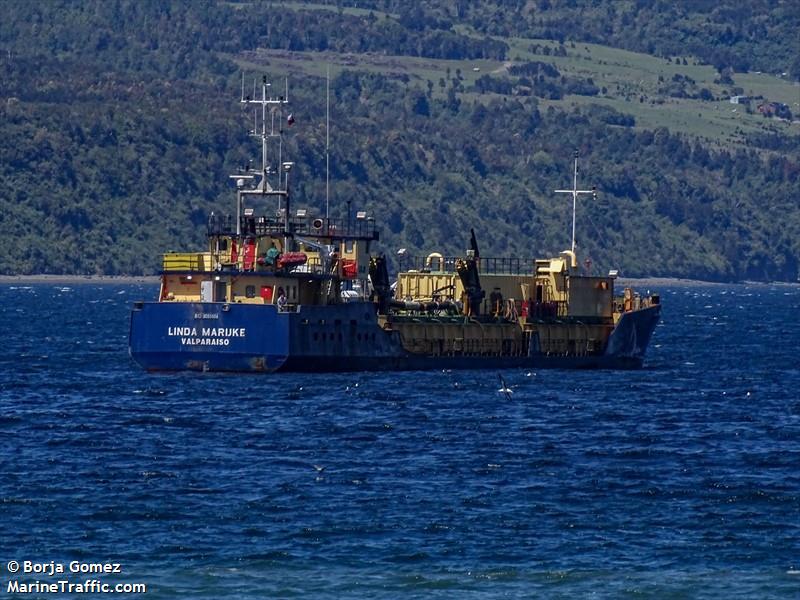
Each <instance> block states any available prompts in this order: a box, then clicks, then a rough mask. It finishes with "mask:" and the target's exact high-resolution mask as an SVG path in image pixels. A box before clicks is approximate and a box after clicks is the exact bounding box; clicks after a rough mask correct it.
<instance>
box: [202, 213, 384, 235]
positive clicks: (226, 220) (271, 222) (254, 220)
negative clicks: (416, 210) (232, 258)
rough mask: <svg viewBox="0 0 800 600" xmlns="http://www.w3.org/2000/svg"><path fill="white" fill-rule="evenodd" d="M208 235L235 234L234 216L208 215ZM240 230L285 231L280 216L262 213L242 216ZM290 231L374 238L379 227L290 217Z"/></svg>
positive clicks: (364, 222) (245, 232)
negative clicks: (269, 215)
mask: <svg viewBox="0 0 800 600" xmlns="http://www.w3.org/2000/svg"><path fill="white" fill-rule="evenodd" d="M207 228H208V235H209V236H218V235H230V236H232V235H236V217H235V216H233V215H211V216H210V217H209V218H208V227H207ZM240 231H241V234H242V235H244V236H266V235H272V236H282V235H285V233H286V223H285V222H284V220H283V218H278V217H268V216H265V215H253V216H242V217H241V218H240ZM289 233H292V234H297V235H307V236H310V237H326V238H331V239H340V238H353V239H363V240H377V239H378V235H379V232H378V229H377V227H376V226H375V221H374V220H373V219H325V218H320V217H291V218H290V219H289Z"/></svg>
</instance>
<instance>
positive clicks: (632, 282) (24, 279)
mask: <svg viewBox="0 0 800 600" xmlns="http://www.w3.org/2000/svg"><path fill="white" fill-rule="evenodd" d="M159 281H160V276H159V275H50V274H40V275H0V285H4V284H14V283H21V284H28V283H53V284H63V283H69V284H73V285H75V284H85V283H92V284H112V283H145V284H154V285H155V284H157V283H159ZM617 285H618V286H631V287H638V286H648V285H649V286H672V287H679V286H691V285H707V286H720V285H800V282H793V281H738V282H733V283H731V282H719V281H703V280H700V279H683V278H680V277H642V278H638V279H637V278H633V277H620V278H619V279H617ZM615 287H616V286H615Z"/></svg>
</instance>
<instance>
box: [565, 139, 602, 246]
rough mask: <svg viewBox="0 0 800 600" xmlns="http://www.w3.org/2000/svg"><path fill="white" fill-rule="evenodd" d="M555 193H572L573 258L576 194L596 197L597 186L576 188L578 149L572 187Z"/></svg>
mask: <svg viewBox="0 0 800 600" xmlns="http://www.w3.org/2000/svg"><path fill="white" fill-rule="evenodd" d="M555 192H556V194H572V248H571V249H572V257H573V260H574V259H575V213H576V211H577V207H578V196H579V195H581V194H592V196H593V197H594V198H595V199H596V198H597V188H596V187H594V186H592V189H590V190H579V189H578V151H577V150H575V169H574V172H573V175H572V189H571V190H555Z"/></svg>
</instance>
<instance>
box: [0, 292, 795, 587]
mask: <svg viewBox="0 0 800 600" xmlns="http://www.w3.org/2000/svg"><path fill="white" fill-rule="evenodd" d="M660 291H661V292H662V296H663V303H664V312H663V323H662V324H661V325H660V326H659V328H658V329H657V331H656V334H655V337H654V340H653V346H651V348H650V353H649V355H648V360H647V363H646V368H645V369H643V370H641V371H635V372H570V371H535V372H528V371H522V370H509V371H504V372H502V377H503V378H504V379H505V381H506V383H507V384H508V385H509V387H511V388H512V389H513V394H512V395H511V396H510V397H507V396H506V395H505V394H502V393H499V392H498V389H499V387H500V382H499V373H498V372H497V371H471V372H456V371H453V372H441V371H439V372H431V373H427V372H426V373H419V372H415V373H391V374H379V375H376V374H366V373H365V374H343V375H312V376H309V375H292V374H287V375H267V376H261V375H254V376H232V375H227V376H219V375H214V374H178V375H148V374H146V373H143V372H141V371H140V370H138V369H137V368H136V367H135V366H134V365H133V364H132V362H131V361H130V359H129V357H128V354H127V334H128V310H129V306H130V304H131V302H132V301H133V300H134V299H141V298H147V299H149V298H152V297H154V296H155V295H156V293H157V291H156V289H155V288H154V287H153V286H150V285H144V284H141V285H136V284H130V285H119V284H95V283H81V284H69V285H60V284H59V285H56V284H52V283H47V284H32V285H24V284H8V283H6V284H2V285H0V299H2V302H1V303H0V307H2V308H0V310H2V313H3V314H2V326H0V327H1V330H2V337H3V349H2V353H0V363H2V364H1V365H0V367H2V389H1V391H0V560H2V566H0V578H1V579H0V583H2V587H3V592H4V593H5V591H6V589H5V588H6V585H7V581H8V580H9V578H10V577H11V576H10V575H9V574H8V572H7V569H6V567H5V563H6V562H7V561H8V560H11V559H15V560H19V561H23V560H34V561H41V562H49V561H57V562H59V561H61V562H65V563H66V562H68V561H69V560H73V559H77V560H81V561H87V562H105V561H114V562H119V563H121V564H122V565H123V568H124V576H123V577H122V579H119V580H121V581H140V582H145V583H146V584H147V585H148V593H147V595H146V597H147V598H168V597H186V598H209V599H210V598H220V597H223V596H225V597H236V598H263V597H280V598H289V597H298V598H322V599H333V598H395V597H418V598H501V597H502V598H506V597H511V598H515V597H550V598H575V597H595V598H605V597H608V598H617V597H635V598H639V597H643V598H719V597H734V598H771V597H775V598H783V597H786V598H796V597H800V391H798V390H800V323H799V322H798V313H800V287H797V286H767V285H752V286H745V285H739V286H712V285H695V286H691V285H674V286H672V287H669V286H665V287H664V288H662V289H661V290H660ZM38 578H39V579H40V580H42V581H49V580H48V579H47V578H42V577H41V576H38ZM32 579H36V577H34V576H28V577H20V581H24V580H32ZM50 597H52V595H51V596H50Z"/></svg>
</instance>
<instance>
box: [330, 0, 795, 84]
mask: <svg viewBox="0 0 800 600" xmlns="http://www.w3.org/2000/svg"><path fill="white" fill-rule="evenodd" d="M328 2H329V3H331V4H336V5H342V6H345V5H353V6H355V5H357V6H359V7H371V8H373V9H375V10H381V11H388V12H401V11H403V10H404V8H403V7H404V6H405V5H406V4H408V3H407V2H405V0H328ZM413 4H415V5H417V6H416V9H415V12H414V14H415V15H417V22H418V24H419V25H418V26H420V27H424V24H425V23H438V22H440V21H442V20H444V21H445V22H447V21H451V20H456V19H457V20H458V21H459V22H462V23H468V24H469V25H470V26H471V27H473V28H474V29H475V30H476V31H479V32H481V33H485V34H487V35H495V36H502V37H507V36H520V37H531V38H546V39H551V40H560V41H564V40H566V39H570V40H574V41H581V42H594V43H598V44H603V45H607V46H614V47H617V48H625V49H627V50H633V51H636V52H644V53H647V54H655V55H658V56H664V57H670V56H682V57H685V56H687V55H693V56H696V57H698V58H700V59H701V60H702V61H703V62H704V63H706V64H710V65H714V66H715V67H716V68H717V69H719V70H720V71H722V70H724V69H726V68H732V69H734V70H735V71H737V72H746V71H749V70H758V71H764V72H767V73H777V74H780V73H784V72H787V73H788V74H789V76H791V77H792V78H794V79H795V80H800V53H799V52H798V49H797V32H798V31H800V9H798V6H797V2H793V1H786V2H775V1H774V0H750V1H748V2H741V1H740V0H693V1H691V2H668V1H667V0H622V1H614V2H597V0H494V1H493V2H470V1H468V0H458V1H456V2H452V1H451V0H420V1H418V2H415V3H413Z"/></svg>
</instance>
